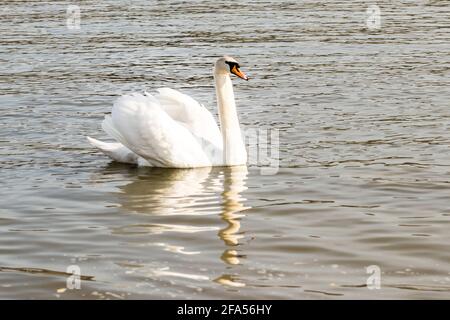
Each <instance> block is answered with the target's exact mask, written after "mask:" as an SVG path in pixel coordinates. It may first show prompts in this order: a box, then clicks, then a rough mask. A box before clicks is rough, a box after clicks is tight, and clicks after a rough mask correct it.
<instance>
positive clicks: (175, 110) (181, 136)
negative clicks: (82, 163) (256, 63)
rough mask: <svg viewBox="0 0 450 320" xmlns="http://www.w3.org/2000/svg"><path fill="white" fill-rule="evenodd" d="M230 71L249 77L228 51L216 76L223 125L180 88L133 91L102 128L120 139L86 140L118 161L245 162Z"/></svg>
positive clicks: (151, 163)
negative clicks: (229, 55) (142, 92)
mask: <svg viewBox="0 0 450 320" xmlns="http://www.w3.org/2000/svg"><path fill="white" fill-rule="evenodd" d="M230 73H234V74H236V75H237V76H238V77H240V78H243V79H245V80H248V78H247V76H246V75H245V74H244V73H243V72H242V71H240V70H239V64H238V62H237V61H236V60H235V59H233V58H231V57H228V56H224V57H222V58H220V59H218V60H217V61H216V64H215V66H214V79H215V84H216V95H217V105H218V109H219V120H220V129H219V127H218V125H217V123H216V122H215V120H214V117H213V115H212V114H211V113H210V112H209V111H208V110H207V109H206V108H205V107H204V106H203V105H201V104H199V103H198V102H197V101H195V100H194V99H193V98H191V97H190V96H188V95H185V94H183V93H181V92H179V91H176V90H173V89H169V88H161V89H158V90H157V91H158V93H157V94H155V95H151V94H149V93H147V92H146V93H144V94H140V93H133V94H130V95H123V96H121V97H120V98H118V99H117V100H116V101H115V103H114V105H113V108H112V112H111V115H107V116H105V119H104V120H103V122H102V128H103V130H104V131H105V132H106V133H107V134H108V135H109V136H111V137H112V138H114V139H115V140H116V141H117V142H114V143H106V142H102V141H99V140H96V139H94V138H91V137H87V139H88V141H89V142H90V143H91V144H92V145H93V146H95V147H96V148H98V149H99V150H100V151H102V152H103V153H104V154H106V155H107V156H109V157H110V158H112V159H113V160H115V161H118V162H123V163H132V164H137V165H139V166H152V167H163V168H194V167H209V166H234V165H243V164H245V163H246V161H247V153H246V150H245V145H244V142H243V140H242V136H241V131H240V126H239V120H238V116H237V111H236V105H235V100H234V93H233V86H232V83H231V78H230Z"/></svg>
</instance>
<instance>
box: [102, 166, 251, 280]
mask: <svg viewBox="0 0 450 320" xmlns="http://www.w3.org/2000/svg"><path fill="white" fill-rule="evenodd" d="M117 169H119V170H121V171H122V170H129V171H128V173H129V177H130V179H131V180H132V182H131V183H128V184H126V185H124V186H120V187H118V189H119V193H117V194H116V195H117V197H116V200H118V202H119V205H120V207H121V208H122V209H124V210H125V211H127V212H131V213H139V214H140V215H149V216H151V217H152V222H155V223H151V224H147V223H146V224H135V225H127V226H124V227H121V228H119V229H116V230H115V231H114V233H120V234H127V233H139V232H141V233H152V234H162V233H165V232H181V233H196V232H201V231H211V230H218V237H219V238H220V240H221V241H223V242H224V244H225V249H224V251H223V252H222V253H221V255H220V259H221V260H222V261H223V262H225V263H226V264H227V265H237V264H239V263H240V259H241V258H242V256H241V255H239V254H238V251H237V250H236V247H237V246H238V245H239V244H240V240H241V239H242V238H243V237H244V235H243V234H241V233H240V228H241V219H242V218H243V217H244V215H243V214H242V212H243V211H245V210H247V209H249V207H246V206H245V205H244V202H245V201H246V199H245V198H243V197H242V195H241V193H242V192H243V191H244V190H246V189H247V187H246V179H247V174H248V170H247V167H246V166H233V167H213V168H211V167H209V168H208V167H207V168H195V169H162V168H137V169H136V168H134V169H131V168H129V167H128V169H125V167H124V166H122V165H118V164H112V165H111V166H110V167H109V169H107V171H109V172H111V173H113V174H114V173H117ZM121 173H122V174H123V171H122V172H121ZM136 173H137V175H136ZM204 215H209V216H214V215H215V216H219V217H220V218H221V220H223V222H224V223H225V226H223V227H220V224H221V223H220V220H218V219H217V221H216V220H215V219H213V221H214V223H213V224H214V226H209V227H205V226H195V222H192V223H191V222H190V223H189V225H186V224H182V223H181V224H180V222H179V221H183V222H184V221H186V219H185V218H183V216H184V217H186V216H191V217H192V216H204ZM172 221H176V223H175V224H171V223H170V222H172ZM190 221H192V220H190ZM156 222H157V223H156ZM217 226H219V227H217ZM214 281H216V282H218V283H221V284H224V285H232V286H240V285H241V284H239V282H237V281H235V280H234V279H233V278H232V276H229V275H222V276H221V277H219V278H217V279H215V280H214ZM242 285H243V284H242Z"/></svg>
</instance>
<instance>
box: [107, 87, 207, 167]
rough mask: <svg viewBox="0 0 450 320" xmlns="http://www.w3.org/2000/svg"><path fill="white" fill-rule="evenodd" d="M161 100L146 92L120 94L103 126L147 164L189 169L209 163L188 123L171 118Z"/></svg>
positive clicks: (201, 143)
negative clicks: (184, 123)
mask: <svg viewBox="0 0 450 320" xmlns="http://www.w3.org/2000/svg"><path fill="white" fill-rule="evenodd" d="M162 101H163V100H161V101H160V100H159V99H158V98H156V97H154V96H152V95H150V94H148V93H146V94H145V95H142V94H138V93H135V94H131V95H124V96H121V97H120V98H118V99H117V100H116V102H115V103H114V106H113V109H112V114H111V117H105V120H104V121H103V124H102V126H103V128H104V129H105V131H106V132H107V133H108V134H109V135H111V136H112V137H113V138H115V139H116V140H117V141H119V142H120V143H121V144H122V145H124V146H125V147H126V148H128V149H129V150H131V151H132V152H134V153H135V154H137V155H139V156H140V157H142V158H144V159H145V160H147V161H148V163H149V164H150V165H151V166H157V167H174V168H190V167H202V166H210V165H211V164H212V161H211V155H210V152H209V154H208V152H205V150H204V144H203V142H202V140H201V139H200V140H199V139H197V138H196V137H195V135H194V134H193V133H192V132H191V131H190V129H189V126H186V125H183V124H182V121H178V120H176V119H174V118H172V117H171V116H170V115H169V113H168V112H166V111H165V109H164V107H163V106H162V105H161V102H162Z"/></svg>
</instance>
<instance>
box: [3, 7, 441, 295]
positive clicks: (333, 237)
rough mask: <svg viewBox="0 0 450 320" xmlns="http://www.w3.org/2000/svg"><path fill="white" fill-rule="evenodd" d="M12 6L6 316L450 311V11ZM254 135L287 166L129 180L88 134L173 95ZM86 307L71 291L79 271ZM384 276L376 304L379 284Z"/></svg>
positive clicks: (6, 11) (127, 169) (7, 79)
mask: <svg viewBox="0 0 450 320" xmlns="http://www.w3.org/2000/svg"><path fill="white" fill-rule="evenodd" d="M80 3H81V7H80V8H81V29H80V30H69V29H68V28H67V27H66V9H67V5H68V4H69V3H68V2H66V1H51V2H45V1H26V2H22V1H21V2H19V1H2V3H1V4H0V12H1V16H2V18H1V20H0V75H1V77H0V94H1V96H0V168H1V170H0V184H1V198H0V298H26V299H29V298H44V299H53V298H64V299H80V298H81V299H82V298H95V299H96V298H100V299H102V298H104V299H106V298H111V299H122V298H137V299H141V298H152V299H155V298H162V299H168V298H182V299H184V298H189V299H193V298H214V299H217V298H277V299H278V298H286V299H311V298H318V299H330V298H331V299H333V298H351V299H353V298H368V299H379V298H389V299H390V298H438V299H440V298H450V250H449V249H450V248H449V243H450V232H449V229H450V205H449V194H450V193H449V191H450V185H449V182H450V161H449V157H450V149H449V146H450V133H449V132H450V131H449V129H450V112H449V101H450V90H449V85H450V80H449V79H450V44H449V42H450V35H449V31H450V30H449V28H450V2H449V1H437V0H436V1H406V0H404V1H377V4H378V5H379V6H380V8H381V18H382V20H381V28H380V29H378V30H369V29H368V28H367V27H366V22H365V19H366V9H367V6H368V5H369V4H371V3H368V2H367V1H326V2H320V3H319V2H316V1H290V2H288V1H272V2H268V1H236V2H233V3H231V2H229V1H214V2H213V1H211V2H209V1H164V2H163V1H158V2H156V1H143V0H141V1H125V0H115V1H112V0H111V1H82V2H80ZM225 53H226V54H230V55H233V56H235V57H238V58H239V59H240V61H241V64H242V65H243V69H244V70H245V71H248V73H249V75H250V76H251V78H252V80H251V81H249V82H244V81H236V80H235V81H234V84H235V93H236V96H237V104H238V112H239V115H240V120H241V123H242V125H243V126H244V127H247V128H277V129H278V130H279V132H280V168H279V171H278V173H277V174H276V175H261V171H260V168H258V167H257V166H255V165H251V166H249V167H248V168H245V167H244V168H213V169H208V168H203V169H195V170H171V169H151V168H136V167H132V166H127V165H121V164H117V163H113V162H110V161H109V159H108V158H107V157H106V156H104V155H103V154H101V153H99V152H97V151H96V150H94V149H93V148H92V147H91V146H90V145H89V144H88V143H87V141H86V139H85V136H86V135H89V136H93V137H96V138H99V139H107V136H106V134H105V133H104V132H102V130H101V127H100V122H101V120H102V118H103V116H104V115H105V114H106V113H108V112H110V110H111V106H112V103H113V101H114V99H115V98H116V97H117V96H119V95H121V94H124V93H127V92H130V91H144V90H147V91H153V90H155V89H156V88H158V87H163V86H168V87H172V88H174V89H178V90H181V91H182V92H184V93H188V94H190V95H192V96H193V97H195V98H196V99H197V100H199V101H201V102H202V103H204V104H205V105H206V106H207V107H208V108H209V109H210V110H211V111H212V112H213V113H214V114H215V115H216V108H215V96H214V87H213V79H212V74H211V67H212V62H213V61H214V59H215V58H216V57H218V56H220V55H223V54H225ZM70 265H77V266H79V267H80V269H81V274H82V281H81V289H80V290H68V289H65V288H66V279H67V276H68V275H67V274H66V270H67V267H68V266H70ZM370 265H377V266H379V267H380V269H381V272H382V274H381V289H380V290H369V289H368V288H367V287H366V280H367V277H368V276H369V275H368V274H367V273H366V267H367V266H370Z"/></svg>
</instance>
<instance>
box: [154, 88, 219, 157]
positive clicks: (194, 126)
mask: <svg viewBox="0 0 450 320" xmlns="http://www.w3.org/2000/svg"><path fill="white" fill-rule="evenodd" d="M158 93H159V94H158V95H156V98H157V99H158V100H159V102H160V105H161V108H163V109H164V111H165V112H166V113H167V114H168V115H169V116H170V117H171V118H172V119H174V120H175V121H178V122H179V123H181V124H182V125H183V126H185V127H186V128H187V129H189V131H190V132H191V133H192V134H193V135H194V136H196V137H197V138H200V139H203V140H206V141H207V142H209V143H211V144H213V145H214V146H216V147H217V148H220V149H221V148H222V135H221V133H220V129H219V127H218V126H217V123H216V121H215V120H214V116H213V115H212V114H211V112H209V111H208V109H206V108H205V107H204V106H203V105H201V104H200V103H198V102H197V101H196V100H195V99H193V98H191V97H190V96H188V95H186V94H183V93H181V92H179V91H177V90H173V89H169V88H160V89H158Z"/></svg>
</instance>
